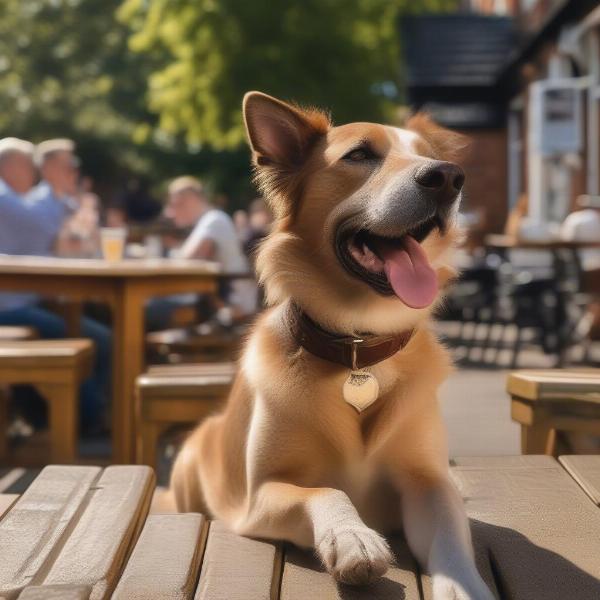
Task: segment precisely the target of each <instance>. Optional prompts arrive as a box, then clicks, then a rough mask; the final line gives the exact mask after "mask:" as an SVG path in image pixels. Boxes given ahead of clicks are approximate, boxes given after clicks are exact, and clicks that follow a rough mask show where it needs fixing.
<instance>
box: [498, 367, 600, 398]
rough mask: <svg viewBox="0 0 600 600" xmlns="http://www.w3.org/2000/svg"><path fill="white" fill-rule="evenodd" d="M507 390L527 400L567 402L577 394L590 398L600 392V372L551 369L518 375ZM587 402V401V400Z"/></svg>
mask: <svg viewBox="0 0 600 600" xmlns="http://www.w3.org/2000/svg"><path fill="white" fill-rule="evenodd" d="M506 390H507V392H508V393H509V394H511V395H513V396H518V397H519V398H525V399H527V400H531V401H536V400H557V399H558V400H564V399H565V398H570V397H572V396H573V395H574V394H575V395H581V394H590V398H589V400H590V401H596V402H598V401H599V400H598V399H594V392H595V393H596V396H597V392H598V391H599V390H600V369H569V370H566V369H547V370H544V369H542V370H537V371H530V370H526V371H514V372H513V373H510V374H509V376H508V378H507V380H506ZM583 399H586V397H585V396H584V398H583Z"/></svg>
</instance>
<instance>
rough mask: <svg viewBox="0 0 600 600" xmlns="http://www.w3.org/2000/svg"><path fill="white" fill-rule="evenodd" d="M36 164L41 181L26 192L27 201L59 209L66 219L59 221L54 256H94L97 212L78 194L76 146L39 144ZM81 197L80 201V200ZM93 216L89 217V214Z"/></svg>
mask: <svg viewBox="0 0 600 600" xmlns="http://www.w3.org/2000/svg"><path fill="white" fill-rule="evenodd" d="M35 160H36V163H37V166H38V168H39V171H40V175H41V181H40V182H39V183H38V185H37V186H36V187H35V188H34V189H33V190H31V192H29V194H28V195H27V200H28V201H30V202H40V203H43V204H47V205H48V206H49V207H53V208H54V210H61V208H62V209H63V210H64V209H66V211H67V212H68V213H70V214H69V215H68V218H65V217H63V218H62V219H61V229H60V231H59V233H58V236H57V237H56V239H55V240H54V247H53V250H54V253H55V254H57V255H59V256H77V257H81V256H88V257H89V256H93V255H95V254H96V253H97V251H98V247H99V232H98V218H97V212H98V211H97V209H94V208H93V207H92V206H91V204H90V202H87V201H83V200H84V197H85V195H83V196H82V195H81V194H80V190H79V158H78V157H77V156H76V155H75V142H73V141H72V140H69V139H65V138H59V139H52V140H46V141H44V142H41V143H40V144H38V146H37V148H36V151H35ZM80 196H81V197H80ZM94 211H95V213H96V218H95V217H94V215H90V214H89V213H90V212H94Z"/></svg>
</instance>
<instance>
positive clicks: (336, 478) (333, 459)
mask: <svg viewBox="0 0 600 600" xmlns="http://www.w3.org/2000/svg"><path fill="white" fill-rule="evenodd" d="M243 115H244V120H245V125H246V131H247V136H248V140H249V143H250V146H251V149H252V155H253V163H254V167H255V174H256V181H257V184H258V186H259V188H260V189H261V191H262V193H263V194H264V196H265V198H266V199H267V201H268V202H269V204H270V205H271V207H272V208H273V211H274V214H275V216H276V221H275V225H274V228H273V230H272V232H271V234H270V235H269V236H268V237H267V239H266V240H265V241H264V242H263V243H262V245H261V247H260V249H259V252H258V256H257V271H258V273H259V275H260V280H261V282H262V283H263V285H264V288H265V297H266V301H267V303H268V305H270V308H269V309H267V310H266V311H265V312H264V313H263V314H262V315H261V316H260V317H259V318H258V319H257V321H256V323H255V325H254V327H253V330H252V332H251V334H250V335H249V338H248V340H247V342H246V345H245V350H244V352H243V355H242V358H241V364H240V372H239V375H238V376H237V378H236V380H235V382H234V385H233V388H232V391H231V394H230V397H229V399H228V402H227V404H226V407H225V409H224V411H223V412H222V413H221V414H218V415H214V416H212V417H210V418H208V419H206V420H205V421H204V422H203V423H202V424H201V425H200V426H199V427H198V428H197V429H196V430H195V431H194V432H193V433H192V435H191V436H190V437H189V438H188V439H187V441H186V442H185V444H184V445H183V447H182V450H181V451H180V453H179V455H178V457H177V459H176V462H175V465H174V468H173V473H172V479H171V489H172V491H173V492H174V495H175V498H176V503H177V508H178V510H180V511H199V512H203V513H206V514H208V515H211V516H213V517H215V518H219V519H222V520H223V521H225V522H226V523H227V524H228V526H229V527H230V528H231V529H232V530H233V531H235V532H237V533H239V534H242V535H247V536H255V537H262V538H271V539H280V540H287V541H290V542H293V543H294V544H297V545H299V546H303V547H313V548H314V549H315V551H316V553H317V554H318V556H319V557H320V559H321V561H322V562H323V564H324V565H325V567H326V568H327V569H328V571H329V572H330V573H331V574H332V575H333V576H334V577H335V578H336V579H337V580H338V581H340V582H344V583H350V584H364V583H367V582H370V581H372V580H373V579H375V578H377V577H379V576H381V575H382V574H384V573H385V571H386V570H387V568H388V566H389V564H390V562H391V561H392V555H391V552H390V549H389V547H388V545H387V543H386V541H385V538H384V537H383V536H382V534H384V533H386V532H390V531H393V530H398V529H400V528H403V530H404V532H405V535H406V538H407V541H408V544H409V546H410V548H411V551H412V552H413V554H414V555H415V557H416V558H417V560H418V561H419V562H420V564H421V565H422V567H423V568H424V569H425V570H427V571H428V572H429V573H430V574H431V575H432V578H433V579H432V581H433V583H432V585H433V593H434V598H435V599H436V600H442V599H467V598H468V599H475V600H489V599H492V598H493V597H494V596H493V595H492V594H491V592H490V591H489V589H488V588H487V587H486V585H485V584H484V582H483V580H482V579H481V577H480V575H479V573H478V572H477V569H476V567H475V564H474V559H473V551H472V547H471V539H470V531H469V526H468V521H467V518H466V515H465V512H464V509H463V505H462V500H461V497H460V495H459V494H458V492H457V491H456V489H455V488H454V486H453V484H452V482H451V480H450V477H449V469H448V450H447V446H446V439H445V432H444V426H443V423H442V419H441V416H440V412H439V409H438V405H437V400H436V390H437V388H438V386H439V385H440V383H442V381H443V380H444V379H445V378H446V376H447V375H448V374H449V372H450V370H451V363H450V360H449V357H448V355H447V352H446V350H445V349H444V348H443V347H442V346H441V345H440V343H439V342H438V341H437V339H436V337H435V335H434V334H433V333H432V331H431V328H430V318H431V314H432V311H433V310H434V308H435V306H436V305H437V304H438V303H439V302H440V299H441V297H442V296H443V290H444V288H445V287H446V286H447V284H448V283H449V282H450V281H451V280H452V279H453V277H454V276H455V272H454V270H453V269H452V267H451V263H450V260H451V253H452V248H453V247H455V246H456V244H457V243H458V241H459V240H460V235H461V234H460V231H459V229H458V226H457V223H456V215H457V211H458V208H457V207H458V203H459V199H460V196H461V190H462V187H463V182H464V173H463V171H462V169H461V168H460V167H459V166H458V165H457V164H455V163H454V162H451V161H452V160H454V159H455V154H456V152H457V150H458V149H459V148H460V146H462V145H463V142H462V139H461V136H458V135H457V134H454V133H452V132H450V131H447V130H445V129H443V128H440V127H438V126H436V125H435V124H434V123H433V122H432V121H431V120H430V119H429V118H428V117H427V116H424V115H422V114H417V115H416V116H414V117H412V118H411V119H410V120H409V121H408V122H407V124H406V126H405V128H404V129H400V128H396V127H390V126H385V125H379V124H373V123H351V124H347V125H342V126H338V127H335V126H333V125H332V123H331V122H330V119H329V117H328V116H327V115H326V114H325V113H323V112H321V111H319V110H316V109H305V108H300V107H298V106H296V105H292V104H288V103H285V102H283V101H280V100H278V99H275V98H273V97H270V96H268V95H265V94H262V93H259V92H249V93H248V94H246V96H245V98H244V102H243Z"/></svg>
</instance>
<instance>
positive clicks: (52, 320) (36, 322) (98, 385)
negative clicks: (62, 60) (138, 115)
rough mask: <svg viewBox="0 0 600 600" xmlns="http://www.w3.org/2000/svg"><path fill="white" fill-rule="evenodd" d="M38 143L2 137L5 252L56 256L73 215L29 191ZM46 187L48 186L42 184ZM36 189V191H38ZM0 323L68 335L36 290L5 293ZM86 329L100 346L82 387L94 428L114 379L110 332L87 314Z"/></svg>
mask: <svg viewBox="0 0 600 600" xmlns="http://www.w3.org/2000/svg"><path fill="white" fill-rule="evenodd" d="M33 153H34V147H33V145H32V144H30V143H29V142H26V141H24V140H18V139H16V138H5V139H3V140H0V253H2V254H14V255H40V256H47V255H50V254H52V252H53V249H54V244H55V241H56V239H57V236H58V234H59V232H60V230H61V227H62V226H63V222H64V220H65V219H66V218H67V217H68V216H69V215H70V214H71V210H70V208H69V206H68V205H67V204H66V203H63V202H58V201H57V200H56V198H55V197H54V196H52V195H50V194H45V195H42V194H41V193H39V192H37V193H36V194H33V195H28V192H30V190H31V188H32V186H33V183H34V181H35V168H34V163H33ZM42 189H43V188H42ZM34 191H35V190H34ZM0 325H28V326H32V327H35V329H37V331H38V333H39V334H40V336H41V337H42V338H48V339H58V338H64V337H66V336H67V327H66V324H65V321H64V319H62V318H61V317H59V316H58V315H55V314H54V313H52V312H50V311H48V310H45V309H44V308H42V307H41V306H40V305H39V298H38V297H37V296H36V295H35V294H22V293H21V294H16V293H8V292H3V293H1V294H0ZM81 333H82V335H83V336H84V337H88V338H91V339H92V340H93V341H94V343H95V346H96V366H95V370H94V373H93V375H92V377H90V378H89V379H88V380H87V381H86V382H85V383H84V384H83V386H82V390H81V420H82V426H83V427H84V429H86V430H94V429H96V428H97V427H98V426H99V425H100V421H101V419H102V417H103V416H104V414H105V412H106V405H107V397H108V396H107V394H108V387H109V381H110V347H111V336H110V331H109V329H108V328H107V327H105V326H104V325H101V324H100V323H97V322H96V321H94V320H92V319H88V318H83V319H82V321H81Z"/></svg>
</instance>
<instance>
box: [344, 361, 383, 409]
mask: <svg viewBox="0 0 600 600" xmlns="http://www.w3.org/2000/svg"><path fill="white" fill-rule="evenodd" d="M343 394H344V400H345V401H346V402H347V403H348V404H351V405H352V406H354V408H355V409H356V410H357V411H358V412H359V413H360V412H362V411H363V410H365V409H366V408H369V406H371V404H373V402H375V400H377V397H378V396H379V382H378V381H377V379H375V377H374V376H373V375H371V373H368V372H367V371H350V376H349V377H348V379H346V381H345V382H344V388H343Z"/></svg>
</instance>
